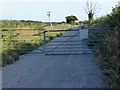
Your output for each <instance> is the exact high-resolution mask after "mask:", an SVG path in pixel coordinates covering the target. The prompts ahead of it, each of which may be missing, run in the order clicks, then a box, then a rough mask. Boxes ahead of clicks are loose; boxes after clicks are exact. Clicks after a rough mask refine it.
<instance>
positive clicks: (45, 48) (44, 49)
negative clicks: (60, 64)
mask: <svg viewBox="0 0 120 90" xmlns="http://www.w3.org/2000/svg"><path fill="white" fill-rule="evenodd" d="M45 33H46V32H45V31H44V54H45V55H46V45H45V43H46V35H45Z"/></svg>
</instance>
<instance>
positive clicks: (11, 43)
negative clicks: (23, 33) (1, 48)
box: [6, 43, 42, 45]
mask: <svg viewBox="0 0 120 90" xmlns="http://www.w3.org/2000/svg"><path fill="white" fill-rule="evenodd" d="M6 44H40V45H42V43H6Z"/></svg>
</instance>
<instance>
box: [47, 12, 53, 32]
mask: <svg viewBox="0 0 120 90" xmlns="http://www.w3.org/2000/svg"><path fill="white" fill-rule="evenodd" d="M47 15H48V17H49V23H50V26H51V30H52V28H53V27H52V24H51V22H50V16H51V12H47Z"/></svg>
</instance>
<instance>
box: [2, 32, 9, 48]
mask: <svg viewBox="0 0 120 90" xmlns="http://www.w3.org/2000/svg"><path fill="white" fill-rule="evenodd" d="M5 35H6V31H5ZM6 39H7V38H6V36H5V47H6ZM0 40H1V39H0Z"/></svg>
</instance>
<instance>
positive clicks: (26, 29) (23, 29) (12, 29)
mask: <svg viewBox="0 0 120 90" xmlns="http://www.w3.org/2000/svg"><path fill="white" fill-rule="evenodd" d="M0 30H2V31H8V30H13V31H15V30H36V29H0ZM37 30H44V29H37Z"/></svg>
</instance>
